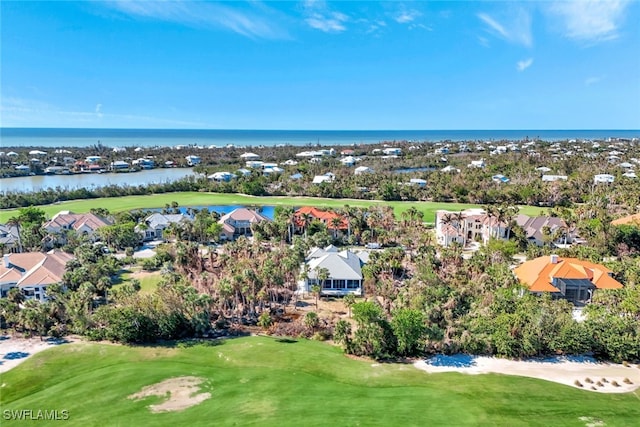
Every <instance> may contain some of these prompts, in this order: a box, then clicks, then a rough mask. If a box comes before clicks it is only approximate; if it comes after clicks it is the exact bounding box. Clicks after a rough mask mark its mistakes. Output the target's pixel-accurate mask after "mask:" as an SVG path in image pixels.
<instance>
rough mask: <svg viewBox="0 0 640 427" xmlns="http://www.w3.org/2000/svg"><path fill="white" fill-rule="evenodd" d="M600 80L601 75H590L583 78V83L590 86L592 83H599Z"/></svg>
mask: <svg viewBox="0 0 640 427" xmlns="http://www.w3.org/2000/svg"><path fill="white" fill-rule="evenodd" d="M601 81H602V77H598V76H591V77H587V78H586V79H584V84H585V86H591V85H594V84H596V83H600V82H601Z"/></svg>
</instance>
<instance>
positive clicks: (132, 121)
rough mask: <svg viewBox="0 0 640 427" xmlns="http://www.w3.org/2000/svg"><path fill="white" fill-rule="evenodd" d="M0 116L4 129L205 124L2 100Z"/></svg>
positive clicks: (96, 108) (40, 102)
mask: <svg viewBox="0 0 640 427" xmlns="http://www.w3.org/2000/svg"><path fill="white" fill-rule="evenodd" d="M1 100H2V101H1V103H0V112H2V118H3V123H2V124H3V126H7V127H65V126H66V127H89V126H94V127H99V126H111V127H123V126H131V127H162V126H180V127H203V126H204V123H201V122H192V121H181V120H174V119H165V118H161V117H152V116H139V115H134V114H104V113H102V104H97V105H96V107H95V109H94V110H93V111H92V110H88V111H73V110H66V109H63V108H60V107H58V106H55V105H51V104H48V103H46V102H43V101H39V100H34V99H26V98H16V97H2V98H1Z"/></svg>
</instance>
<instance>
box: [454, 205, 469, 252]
mask: <svg viewBox="0 0 640 427" xmlns="http://www.w3.org/2000/svg"><path fill="white" fill-rule="evenodd" d="M464 218H465V216H464V214H463V213H462V211H460V212H456V213H454V214H453V222H454V223H455V224H456V225H455V229H456V232H457V233H458V236H457V237H460V236H461V235H462V247H465V245H466V244H467V239H466V236H465V231H466V230H465V227H464V224H465V221H464Z"/></svg>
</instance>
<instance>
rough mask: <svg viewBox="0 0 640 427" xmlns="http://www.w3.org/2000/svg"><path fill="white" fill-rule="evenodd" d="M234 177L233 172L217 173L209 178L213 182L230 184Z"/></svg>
mask: <svg viewBox="0 0 640 427" xmlns="http://www.w3.org/2000/svg"><path fill="white" fill-rule="evenodd" d="M233 176H234V175H233V174H232V173H231V172H215V173H212V174H211V175H209V176H207V178H209V179H210V180H212V181H218V182H229V181H231V178H233Z"/></svg>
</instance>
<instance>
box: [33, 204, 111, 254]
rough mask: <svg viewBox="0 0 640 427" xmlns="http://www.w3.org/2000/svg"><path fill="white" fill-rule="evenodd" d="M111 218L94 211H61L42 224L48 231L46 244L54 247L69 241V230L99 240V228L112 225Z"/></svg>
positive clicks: (93, 240)
mask: <svg viewBox="0 0 640 427" xmlns="http://www.w3.org/2000/svg"><path fill="white" fill-rule="evenodd" d="M112 224H113V221H112V220H111V219H110V218H103V217H100V216H98V215H95V214H92V213H82V214H77V213H73V212H71V211H60V212H58V213H57V214H55V215H54V216H53V218H51V219H50V220H49V221H47V222H45V223H44V224H43V225H42V228H44V230H45V231H46V232H47V237H46V238H45V239H46V240H45V242H44V244H45V246H46V247H47V248H53V247H54V246H61V245H65V244H66V243H67V236H66V234H67V231H74V232H75V233H76V234H77V235H79V236H86V237H88V238H89V240H91V241H92V242H95V241H96V240H98V233H97V231H98V229H99V228H101V227H105V226H107V225H112Z"/></svg>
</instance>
